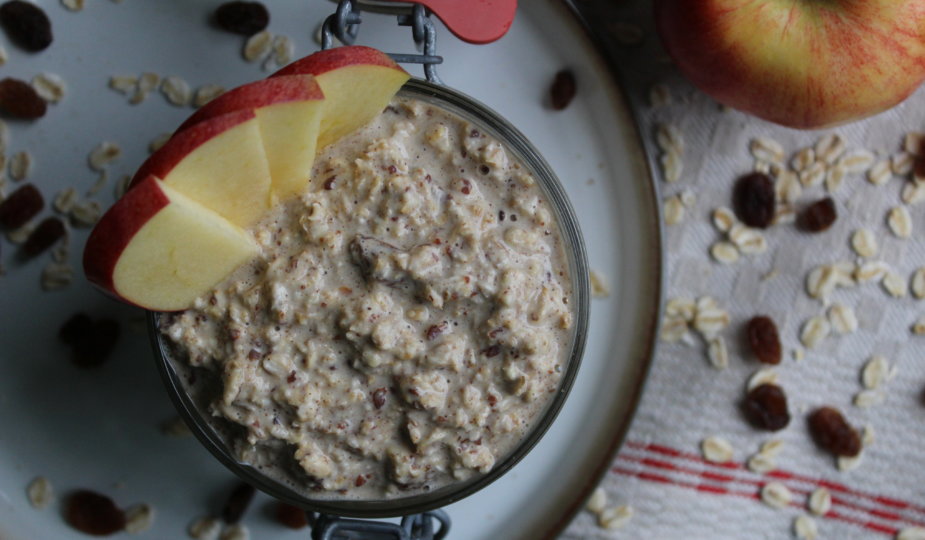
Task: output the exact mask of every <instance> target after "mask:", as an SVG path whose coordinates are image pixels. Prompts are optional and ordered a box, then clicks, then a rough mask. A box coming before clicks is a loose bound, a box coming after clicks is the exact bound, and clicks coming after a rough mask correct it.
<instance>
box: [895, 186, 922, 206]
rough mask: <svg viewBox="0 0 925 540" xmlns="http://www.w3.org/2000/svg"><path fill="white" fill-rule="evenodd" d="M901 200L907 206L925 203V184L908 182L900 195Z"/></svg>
mask: <svg viewBox="0 0 925 540" xmlns="http://www.w3.org/2000/svg"><path fill="white" fill-rule="evenodd" d="M900 199H902V201H903V202H904V203H906V204H918V203H920V202H922V201H925V182H922V183H919V182H906V183H905V184H904V185H903V189H902V192H901V193H900Z"/></svg>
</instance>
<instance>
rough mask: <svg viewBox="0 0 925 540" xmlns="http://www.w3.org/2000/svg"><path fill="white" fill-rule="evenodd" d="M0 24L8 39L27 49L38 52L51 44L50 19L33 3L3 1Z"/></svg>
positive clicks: (16, 0) (14, 0)
mask: <svg viewBox="0 0 925 540" xmlns="http://www.w3.org/2000/svg"><path fill="white" fill-rule="evenodd" d="M0 24H2V25H3V28H4V29H5V30H6V33H7V35H9V36H10V39H11V40H13V41H14V42H15V43H16V44H17V45H19V46H20V47H22V48H23V49H26V50H27V51H32V52H38V51H41V50H43V49H46V48H47V47H48V46H49V45H51V40H52V37H51V21H49V20H48V15H45V12H44V11H42V8H40V7H38V6H37V5H35V4H32V3H30V2H22V1H20V0H11V1H10V2H5V3H4V4H3V5H2V6H0Z"/></svg>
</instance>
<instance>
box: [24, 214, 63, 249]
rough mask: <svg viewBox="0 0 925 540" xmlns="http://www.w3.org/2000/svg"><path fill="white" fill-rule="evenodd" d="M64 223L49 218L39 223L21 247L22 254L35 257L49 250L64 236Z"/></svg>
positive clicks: (54, 218)
mask: <svg viewBox="0 0 925 540" xmlns="http://www.w3.org/2000/svg"><path fill="white" fill-rule="evenodd" d="M65 232H66V231H65V229H64V222H63V221H61V220H60V219H58V218H56V217H50V218H47V219H45V220H44V221H42V222H41V223H39V226H38V227H36V228H35V230H34V231H32V234H30V235H29V238H27V239H26V242H25V243H24V244H23V245H22V252H23V254H25V255H26V256H27V257H35V256H36V255H38V254H39V253H41V252H43V251H45V250H46V249H48V248H50V247H51V246H53V245H54V243H55V242H57V241H58V240H59V239H61V237H63V236H64V234H65Z"/></svg>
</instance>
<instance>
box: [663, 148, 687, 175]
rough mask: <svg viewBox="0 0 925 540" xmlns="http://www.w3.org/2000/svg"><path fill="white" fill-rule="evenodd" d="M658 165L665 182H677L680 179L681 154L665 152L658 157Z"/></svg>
mask: <svg viewBox="0 0 925 540" xmlns="http://www.w3.org/2000/svg"><path fill="white" fill-rule="evenodd" d="M658 159H659V163H660V164H661V165H662V174H663V175H664V177H665V181H666V182H677V181H678V180H680V179H681V170H682V168H683V167H682V164H681V154H679V153H678V152H675V151H671V152H666V153H664V154H662V155H661V156H659V158H658Z"/></svg>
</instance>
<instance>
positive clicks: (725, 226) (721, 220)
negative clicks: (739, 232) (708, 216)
mask: <svg viewBox="0 0 925 540" xmlns="http://www.w3.org/2000/svg"><path fill="white" fill-rule="evenodd" d="M736 223H737V221H736V217H735V214H733V213H732V210H730V209H728V208H726V207H725V206H721V207H719V208H717V209H716V210H714V211H713V226H714V227H716V229H717V230H718V231H719V232H723V233H728V232H729V231H730V230H732V226H733V225H735V224H736Z"/></svg>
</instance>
